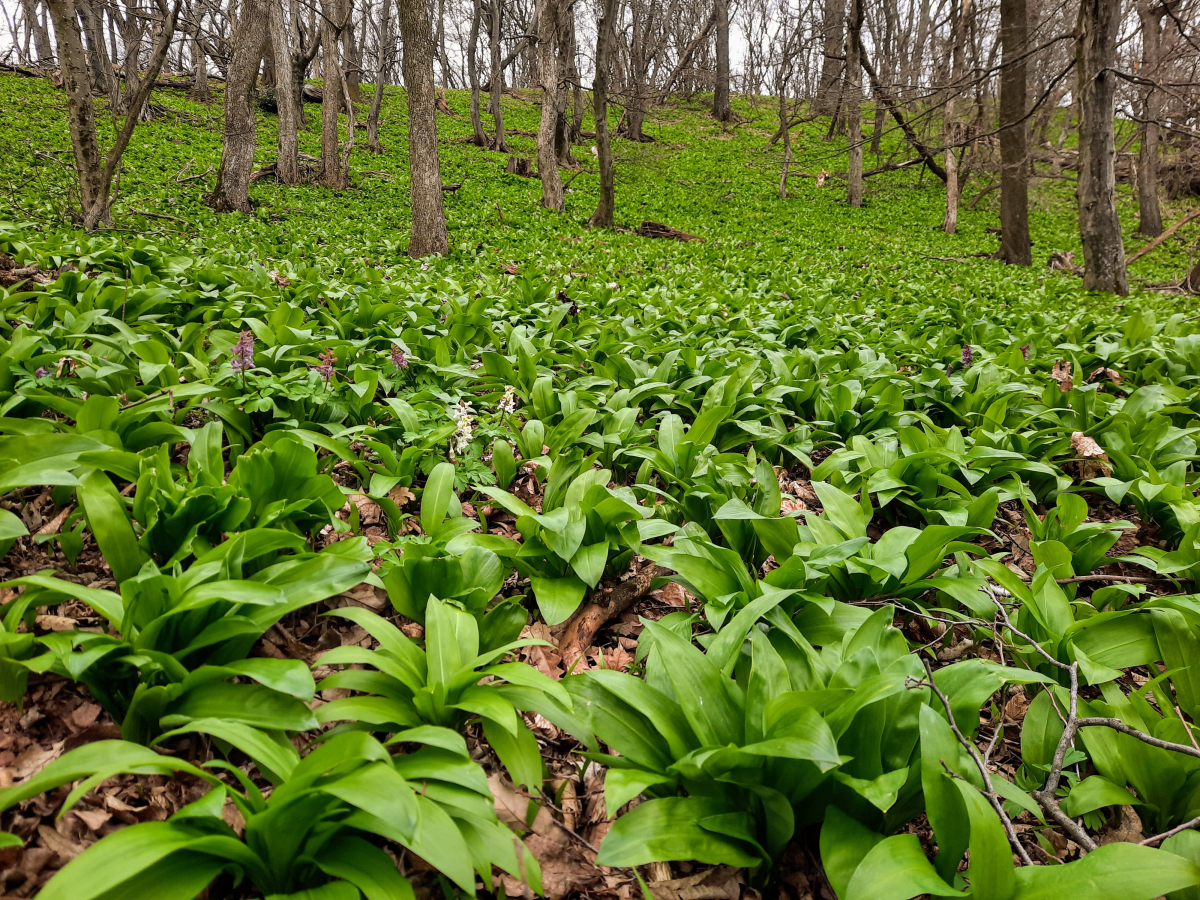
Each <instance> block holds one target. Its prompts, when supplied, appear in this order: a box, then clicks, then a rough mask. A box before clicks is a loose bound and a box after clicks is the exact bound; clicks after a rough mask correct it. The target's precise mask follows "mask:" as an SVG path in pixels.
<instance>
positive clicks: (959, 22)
mask: <svg viewBox="0 0 1200 900" xmlns="http://www.w3.org/2000/svg"><path fill="white" fill-rule="evenodd" d="M970 10H971V0H957V2H955V3H954V6H953V8H952V10H951V13H950V22H951V33H952V34H953V35H954V38H953V40H954V43H953V46H952V47H951V51H950V93H949V97H948V98H947V99H946V105H945V108H944V109H943V111H942V144H943V145H945V148H946V149H945V151H944V156H943V163H942V165H943V167H944V168H945V169H946V215H945V216H944V217H943V218H942V231H944V232H946V234H954V233H955V232H957V231H958V195H959V188H958V158H957V157H956V156H955V155H954V150H955V147H954V145H955V143H956V142H957V141H958V122H957V121H956V120H955V118H954V116H955V106H956V101H957V100H958V95H959V93H960V89H959V84H958V82H959V80H960V79H961V78H962V75H963V65H964V63H963V46H964V45H965V44H966V42H967V20H968V17H969V16H970Z"/></svg>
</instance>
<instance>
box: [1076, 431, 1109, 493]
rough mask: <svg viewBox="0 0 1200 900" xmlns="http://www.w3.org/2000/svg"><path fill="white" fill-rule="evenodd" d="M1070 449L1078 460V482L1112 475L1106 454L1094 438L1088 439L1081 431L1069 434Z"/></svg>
mask: <svg viewBox="0 0 1200 900" xmlns="http://www.w3.org/2000/svg"><path fill="white" fill-rule="evenodd" d="M1071 449H1072V450H1074V451H1075V455H1076V457H1078V459H1079V480H1080V481H1087V480H1089V479H1091V478H1096V477H1099V476H1102V475H1104V476H1107V475H1111V474H1112V471H1113V469H1112V466H1111V465H1110V464H1109V459H1108V454H1107V453H1105V452H1104V448H1103V447H1101V446H1100V445H1099V444H1097V443H1096V439H1095V438H1091V437H1088V436H1087V435H1086V434H1084V433H1083V432H1082V431H1075V432H1072V433H1071Z"/></svg>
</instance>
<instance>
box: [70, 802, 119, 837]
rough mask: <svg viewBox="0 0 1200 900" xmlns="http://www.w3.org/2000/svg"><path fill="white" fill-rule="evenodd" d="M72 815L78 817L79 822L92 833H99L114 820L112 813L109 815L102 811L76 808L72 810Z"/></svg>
mask: <svg viewBox="0 0 1200 900" xmlns="http://www.w3.org/2000/svg"><path fill="white" fill-rule="evenodd" d="M71 814H72V815H74V816H76V817H77V818H78V819H79V821H81V822H83V824H84V825H86V826H87V827H88V828H90V829H91V830H92V831H99V830H100V829H101V828H103V827H104V826H105V825H106V824H107V823H108V820H109V819H111V818H112V813H107V812H105V811H104V810H102V809H80V808H78V807H76V808H75V809H73V810H71Z"/></svg>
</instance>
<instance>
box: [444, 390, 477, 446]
mask: <svg viewBox="0 0 1200 900" xmlns="http://www.w3.org/2000/svg"><path fill="white" fill-rule="evenodd" d="M451 415H452V416H453V418H454V421H455V422H457V423H458V427H457V428H456V429H455V430H454V436H453V437H452V438H451V441H452V446H451V448H450V456H451V457H453V456H455V455H456V454H458V453H462V452H463V451H464V450H466V449H467V448H468V447H469V446H471V439H472V438H474V437H475V427H474V423H473V422H472V421H471V417H472V416H473V415H475V409H474V408H473V407H472V406H471V404H470V403H468V402H467V401H466V400H459V401H458V405H456V406H455V407H454V410H453V412H452V413H451Z"/></svg>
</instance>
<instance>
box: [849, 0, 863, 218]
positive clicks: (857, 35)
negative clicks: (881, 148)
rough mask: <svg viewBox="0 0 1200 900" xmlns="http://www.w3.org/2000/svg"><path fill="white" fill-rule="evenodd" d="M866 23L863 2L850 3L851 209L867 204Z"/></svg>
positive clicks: (854, 1)
mask: <svg viewBox="0 0 1200 900" xmlns="http://www.w3.org/2000/svg"><path fill="white" fill-rule="evenodd" d="M862 23H863V7H862V0H850V19H849V22H848V24H849V26H850V27H849V34H848V36H847V39H846V127H847V129H848V130H849V132H850V163H849V167H848V168H849V172H848V174H847V180H848V181H849V188H848V190H847V199H848V200H849V202H850V205H851V206H862V201H863V175H862V172H863V146H862V59H861V53H862Z"/></svg>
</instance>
